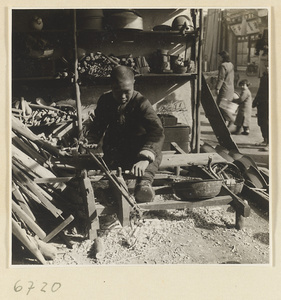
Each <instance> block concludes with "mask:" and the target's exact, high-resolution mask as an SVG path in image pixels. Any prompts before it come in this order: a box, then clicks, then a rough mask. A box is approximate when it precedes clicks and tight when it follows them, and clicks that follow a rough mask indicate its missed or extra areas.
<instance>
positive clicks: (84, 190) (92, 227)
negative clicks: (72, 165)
mask: <svg viewBox="0 0 281 300" xmlns="http://www.w3.org/2000/svg"><path fill="white" fill-rule="evenodd" d="M80 191H81V195H82V198H83V201H84V205H85V210H86V213H87V217H88V220H87V230H88V237H89V239H90V240H94V239H95V238H96V237H97V236H98V234H97V230H98V229H99V228H100V227H99V218H98V213H97V209H96V204H95V197H94V190H93V187H92V184H91V181H90V178H89V177H87V171H86V170H82V172H81V181H80Z"/></svg>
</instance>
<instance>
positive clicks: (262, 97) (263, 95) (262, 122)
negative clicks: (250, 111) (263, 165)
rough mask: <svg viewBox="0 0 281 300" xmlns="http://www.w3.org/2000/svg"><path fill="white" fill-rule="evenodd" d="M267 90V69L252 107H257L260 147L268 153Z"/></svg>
mask: <svg viewBox="0 0 281 300" xmlns="http://www.w3.org/2000/svg"><path fill="white" fill-rule="evenodd" d="M268 105H269V89H268V69H267V70H266V71H265V72H264V73H263V76H262V77H261V79H260V85H259V89H258V92H257V94H256V97H255V99H254V101H253V104H252V107H257V119H258V125H259V126H260V129H261V133H262V137H263V141H262V142H261V143H260V145H263V146H265V148H264V150H265V151H268V144H269V120H268V111H269V107H268Z"/></svg>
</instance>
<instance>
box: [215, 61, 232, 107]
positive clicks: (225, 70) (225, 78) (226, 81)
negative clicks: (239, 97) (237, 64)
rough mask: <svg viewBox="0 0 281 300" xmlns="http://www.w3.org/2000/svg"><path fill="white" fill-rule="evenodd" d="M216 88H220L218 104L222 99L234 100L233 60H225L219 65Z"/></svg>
mask: <svg viewBox="0 0 281 300" xmlns="http://www.w3.org/2000/svg"><path fill="white" fill-rule="evenodd" d="M216 89H217V90H219V95H218V104H219V102H220V100H221V99H227V100H230V101H231V100H232V99H233V95H234V66H233V64H232V63H231V62H223V63H222V64H221V65H220V66H219V74H218V81H217V86H216Z"/></svg>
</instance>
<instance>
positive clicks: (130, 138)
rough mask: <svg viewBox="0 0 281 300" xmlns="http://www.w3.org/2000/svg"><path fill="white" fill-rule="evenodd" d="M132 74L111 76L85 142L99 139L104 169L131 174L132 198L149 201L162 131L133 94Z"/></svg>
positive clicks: (117, 72)
mask: <svg viewBox="0 0 281 300" xmlns="http://www.w3.org/2000/svg"><path fill="white" fill-rule="evenodd" d="M134 82H135V80H134V73H133V71H132V69H130V68H128V67H125V66H117V67H116V68H114V69H113V71H112V73H111V88H112V90H111V91H110V92H107V93H104V94H103V95H102V96H101V97H100V99H99V100H98V103H97V107H96V110H95V117H94V119H93V122H92V123H91V124H90V126H89V139H90V138H91V142H93V143H98V142H99V141H100V140H101V138H102V137H103V136H104V138H103V152H104V160H105V162H106V163H107V165H108V167H109V168H111V169H117V168H118V167H121V168H122V169H123V170H131V172H132V173H133V174H134V175H135V176H136V177H137V181H136V187H135V198H136V201H138V202H149V201H152V200H153V197H154V191H153V189H152V186H151V185H152V182H153V179H154V175H155V173H156V171H157V170H158V167H159V165H160V163H161V159H162V156H161V149H162V145H163V142H164V131H163V127H162V124H161V121H160V119H159V117H158V116H157V114H156V112H155V111H154V109H153V108H152V106H151V104H150V102H149V101H148V100H147V99H146V98H145V97H144V96H142V95H141V94H140V93H139V92H137V91H135V90H134Z"/></svg>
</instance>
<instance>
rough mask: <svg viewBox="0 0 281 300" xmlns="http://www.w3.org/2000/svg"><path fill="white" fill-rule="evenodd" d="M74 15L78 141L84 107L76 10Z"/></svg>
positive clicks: (80, 134)
mask: <svg viewBox="0 0 281 300" xmlns="http://www.w3.org/2000/svg"><path fill="white" fill-rule="evenodd" d="M73 14H74V16H73V17H74V29H73V34H74V55H75V65H74V80H75V91H76V107H77V119H78V131H79V132H78V139H81V138H82V137H83V133H82V106H81V99H80V87H79V83H78V80H79V74H78V55H77V20H76V10H75V9H74V11H73Z"/></svg>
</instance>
